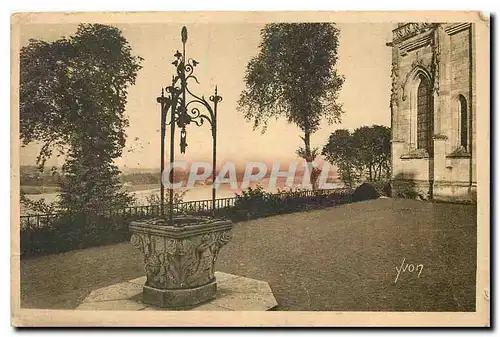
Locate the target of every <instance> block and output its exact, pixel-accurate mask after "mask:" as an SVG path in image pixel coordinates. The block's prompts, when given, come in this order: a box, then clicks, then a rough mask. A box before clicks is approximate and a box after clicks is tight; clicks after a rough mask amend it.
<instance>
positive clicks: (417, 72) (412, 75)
mask: <svg viewBox="0 0 500 337" xmlns="http://www.w3.org/2000/svg"><path fill="white" fill-rule="evenodd" d="M420 76H423V77H424V78H425V79H426V80H427V81H428V83H433V81H432V76H431V73H430V71H429V70H428V69H427V68H425V67H424V66H423V65H421V64H417V65H415V66H413V68H412V70H411V71H409V72H408V74H406V77H405V80H404V81H403V84H402V89H403V101H405V100H406V98H407V96H408V92H409V91H410V90H409V89H410V88H414V87H415V84H416V82H417V80H418V79H419V78H420Z"/></svg>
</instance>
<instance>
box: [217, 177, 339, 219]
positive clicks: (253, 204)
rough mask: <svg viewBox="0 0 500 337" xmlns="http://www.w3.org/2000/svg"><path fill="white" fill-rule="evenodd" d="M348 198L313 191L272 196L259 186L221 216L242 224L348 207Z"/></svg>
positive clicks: (249, 190)
mask: <svg viewBox="0 0 500 337" xmlns="http://www.w3.org/2000/svg"><path fill="white" fill-rule="evenodd" d="M348 194H349V192H348V191H338V192H337V191H333V192H329V193H321V191H311V190H296V191H287V192H285V191H280V192H278V193H270V192H266V191H265V190H264V189H263V188H262V186H260V185H257V186H256V187H255V188H251V187H250V188H248V189H247V190H246V191H243V192H242V193H241V194H239V195H237V196H236V202H235V204H234V206H233V207H230V208H226V209H222V210H218V211H217V215H219V216H223V217H226V218H229V219H231V220H233V221H242V220H248V219H256V218H261V217H267V216H272V215H277V214H286V213H292V212H300V211H305V210H310V209H316V208H322V207H328V206H334V205H338V204H341V203H344V202H345V201H346V200H347V199H346V198H345V197H346V195H348Z"/></svg>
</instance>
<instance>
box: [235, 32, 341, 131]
mask: <svg viewBox="0 0 500 337" xmlns="http://www.w3.org/2000/svg"><path fill="white" fill-rule="evenodd" d="M261 38H262V41H261V43H260V46H259V47H260V53H259V54H258V55H257V56H256V57H254V58H253V59H252V60H251V61H250V62H249V64H248V65H247V71H246V75H245V82H246V88H245V90H244V91H243V92H242V94H241V96H240V99H239V107H240V110H241V111H243V112H244V113H245V117H246V118H247V119H248V120H254V128H258V127H260V126H262V127H263V131H265V129H266V126H267V122H268V120H269V119H270V118H272V117H281V116H283V117H285V118H286V119H287V121H288V122H291V123H294V124H296V125H297V126H299V128H300V129H301V130H302V131H304V132H306V133H314V132H315V131H316V130H317V129H318V127H319V124H320V120H321V117H325V118H326V119H327V121H328V122H339V121H340V116H341V113H342V107H341V105H340V104H339V103H338V102H337V98H338V92H339V91H340V89H341V88H342V84H343V83H344V78H343V77H342V76H341V75H339V74H337V71H336V69H335V65H336V63H337V58H338V56H337V50H338V38H339V29H338V28H337V27H336V26H335V25H334V24H330V23H275V24H268V25H266V26H265V28H264V29H263V30H262V32H261Z"/></svg>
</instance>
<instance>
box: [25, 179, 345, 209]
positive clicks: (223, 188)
mask: <svg viewBox="0 0 500 337" xmlns="http://www.w3.org/2000/svg"><path fill="white" fill-rule="evenodd" d="M259 184H261V186H263V187H264V190H266V191H267V192H271V193H276V192H278V189H284V184H280V183H279V181H278V184H277V185H278V186H275V187H273V188H269V187H268V184H269V179H263V180H262V181H260V182H259ZM256 185H257V183H256V182H254V183H253V184H251V187H253V188H254V187H256ZM335 185H336V187H342V186H343V185H342V184H340V183H339V184H335ZM238 186H241V184H240V183H238ZM32 187H40V189H39V190H37V191H42V192H44V193H36V194H32V193H28V192H29V191H30V189H31V188H32ZM49 187H50V188H52V187H57V186H49ZM124 189H125V190H127V191H129V192H130V193H131V194H132V195H133V196H134V197H135V199H136V203H137V204H138V205H146V204H147V203H148V202H147V200H148V197H151V196H153V195H156V196H159V195H160V187H159V186H158V185H153V184H143V185H127V186H124ZM21 190H23V191H25V193H27V194H26V197H27V198H28V199H30V200H33V201H39V200H42V199H44V200H45V202H46V203H52V202H55V201H57V200H58V198H59V192H58V191H54V190H53V189H52V190H50V189H46V187H42V186H21ZM31 190H33V189H31ZM45 191H46V192H45ZM178 191H180V192H185V194H184V197H183V201H196V200H207V199H211V198H212V185H210V184H208V185H196V186H194V187H192V188H181V189H179V190H178ZM241 193H242V190H241V189H240V188H237V189H232V188H231V186H230V185H228V184H222V185H220V186H219V188H218V190H217V194H216V197H217V198H231V197H234V196H235V195H236V194H241ZM165 195H168V190H167V189H165ZM28 212H29V210H27V209H25V208H24V207H23V206H22V205H21V215H25V214H28Z"/></svg>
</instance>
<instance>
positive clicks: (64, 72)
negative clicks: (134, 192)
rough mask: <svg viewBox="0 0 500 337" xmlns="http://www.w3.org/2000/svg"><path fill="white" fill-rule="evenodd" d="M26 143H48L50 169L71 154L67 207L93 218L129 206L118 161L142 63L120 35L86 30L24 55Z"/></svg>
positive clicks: (63, 203) (94, 27)
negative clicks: (92, 214)
mask: <svg viewBox="0 0 500 337" xmlns="http://www.w3.org/2000/svg"><path fill="white" fill-rule="evenodd" d="M20 60H21V74H20V79H21V86H20V122H21V123H20V136H21V140H22V143H23V144H24V145H26V144H29V143H31V142H33V141H38V142H41V143H42V144H43V146H42V149H41V151H40V154H39V156H38V159H37V164H38V165H39V166H41V167H43V165H44V163H45V161H46V160H47V159H48V158H50V156H51V155H52V152H53V150H54V149H56V150H57V151H58V152H59V155H60V154H63V153H64V154H65V155H66V156H67V160H66V162H65V164H64V165H63V168H62V177H61V181H60V184H61V197H60V207H61V208H63V209H66V210H69V211H77V212H81V211H91V210H93V209H96V208H97V209H102V208H108V207H122V206H125V205H127V204H128V203H129V202H130V201H131V197H130V196H129V195H127V194H126V193H124V192H122V191H121V184H120V182H119V179H118V175H119V170H118V168H117V167H116V166H115V165H114V164H113V160H114V159H115V158H118V157H119V156H121V154H122V150H123V147H124V145H125V128H126V127H127V126H128V119H127V118H126V116H125V114H124V113H125V104H126V102H127V91H128V88H129V86H131V85H133V84H135V80H136V76H137V72H138V71H139V69H140V68H141V66H140V61H141V60H142V58H140V57H137V56H133V55H132V53H131V47H130V45H129V44H128V42H127V41H126V39H125V38H124V37H123V36H122V34H121V31H120V30H119V29H118V28H115V27H110V26H106V25H101V24H81V25H79V27H78V29H77V31H76V33H75V34H74V35H73V36H70V37H69V38H61V39H59V40H56V41H54V42H50V43H49V42H44V41H38V40H30V43H29V44H28V45H27V46H25V47H23V48H22V49H21V55H20Z"/></svg>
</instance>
